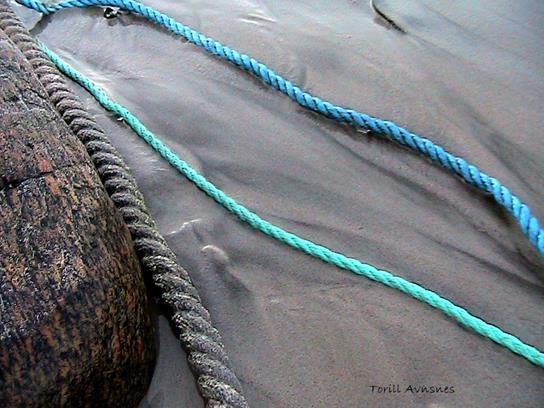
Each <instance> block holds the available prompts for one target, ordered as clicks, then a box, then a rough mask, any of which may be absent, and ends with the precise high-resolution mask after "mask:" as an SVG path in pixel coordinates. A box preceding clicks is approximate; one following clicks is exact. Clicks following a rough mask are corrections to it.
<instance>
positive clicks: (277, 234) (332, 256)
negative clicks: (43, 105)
mask: <svg viewBox="0 0 544 408" xmlns="http://www.w3.org/2000/svg"><path fill="white" fill-rule="evenodd" d="M40 47H41V48H42V50H43V51H44V52H45V54H46V55H47V56H48V57H49V58H50V59H51V61H52V62H53V63H54V64H55V65H56V66H57V67H58V68H59V70H60V71H62V72H63V73H64V74H66V75H67V76H68V77H70V78H72V79H73V80H74V81H76V82H77V83H79V84H80V85H82V86H83V87H84V88H85V89H87V90H88V91H89V92H90V93H91V94H92V95H93V96H94V97H95V98H96V100H97V101H98V102H99V103H100V104H101V105H102V106H103V107H104V108H106V109H107V110H109V111H111V112H114V113H116V114H117V115H119V116H120V117H122V118H123V119H124V120H125V121H126V123H127V124H128V125H129V126H130V127H131V128H132V129H133V130H134V131H135V132H136V133H137V134H138V136H140V137H141V138H142V139H144V140H145V141H146V142H147V143H148V144H149V145H150V146H151V147H153V149H155V150H156V151H157V152H158V153H159V154H160V155H161V156H162V157H163V158H164V159H166V160H167V161H168V163H170V164H171V165H172V166H173V167H174V168H176V169H177V170H178V171H179V172H180V173H181V174H183V175H184V176H185V177H186V178H187V179H189V180H190V181H191V182H193V183H194V184H195V185H196V186H197V187H198V188H200V189H201V190H202V191H204V192H205V193H206V194H207V195H209V196H210V197H211V198H213V199H214V200H215V201H217V202H218V203H219V204H221V205H222V206H223V207H225V208H226V209H227V210H228V211H230V212H231V213H233V214H235V215H236V216H238V218H240V219H241V220H242V221H245V222H246V223H248V224H249V225H251V226H252V227H253V228H255V229H257V230H259V231H261V232H263V233H265V234H266V235H269V236H271V237H273V238H275V239H277V240H278V241H281V242H283V243H285V244H287V245H289V246H290V247H293V248H295V249H298V250H300V251H303V252H306V253H307V254H309V255H311V256H313V257H315V258H318V259H321V260H322V261H325V262H327V263H330V264H333V265H336V266H338V267H339V268H342V269H346V270H348V271H351V272H353V273H356V274H357V275H361V276H364V277H366V278H369V279H372V280H374V281H376V282H380V283H383V284H384V285H386V286H389V287H391V288H395V289H398V290H400V291H401V292H404V293H406V294H408V295H410V296H412V297H414V298H416V299H418V300H420V301H422V302H425V303H427V304H428V305H430V306H432V307H434V308H436V309H438V310H441V311H442V312H444V313H445V314H446V315H448V316H450V317H452V318H454V319H455V320H457V321H458V322H459V323H461V324H463V325H464V326H466V327H468V328H470V329H472V330H474V331H475V332H476V333H479V334H481V335H482V336H484V337H487V338H489V339H491V340H493V341H494V342H495V343H498V344H500V345H502V346H504V347H506V348H507V349H509V350H511V351H513V352H514V353H516V354H519V355H521V356H523V357H525V358H526V359H527V360H529V361H530V362H532V363H534V364H536V365H538V366H540V367H544V353H542V352H541V351H540V350H538V349H537V348H535V347H533V346H531V345H528V344H525V343H524V342H522V341H521V340H520V339H518V338H517V337H515V336H513V335H511V334H508V333H506V332H504V331H503V330H501V329H500V328H498V327H496V326H493V325H491V324H489V323H486V322H485V321H483V320H482V319H480V318H478V317H476V316H473V315H471V314H470V313H469V312H468V311H466V310H465V309H463V308H462V307H459V306H457V305H455V304H454V303H452V302H451V301H449V300H447V299H445V298H443V297H441V296H440V295H438V294H436V293H434V292H433V291H431V290H428V289H425V288H424V287H422V286H420V285H417V284H415V283H412V282H410V281H407V280H406V279H403V278H401V277H399V276H395V275H393V274H391V273H390V272H387V271H384V270H380V269H377V268H375V267H373V266H372V265H369V264H366V263H363V262H361V261H359V260H357V259H354V258H349V257H347V256H345V255H342V254H341V253H338V252H335V251H332V250H330V249H329V248H327V247H325V246H322V245H319V244H316V243H314V242H311V241H309V240H307V239H304V238H301V237H299V236H297V235H295V234H293V233H290V232H288V231H285V230H284V229H282V228H280V227H278V226H276V225H273V224H271V223H270V222H268V221H266V220H263V219H262V218H260V217H259V216H258V215H257V214H255V213H253V212H251V211H250V210H248V209H247V208H246V207H244V206H243V205H241V204H238V203H237V202H236V201H235V200H233V199H232V198H230V197H229V196H228V195H226V194H225V193H224V192H223V191H221V190H220V189H218V188H217V187H216V186H215V185H213V184H212V183H210V182H209V181H208V180H206V178H205V177H204V176H202V175H201V174H199V173H198V172H197V171H196V170H195V169H193V168H192V167H191V166H190V165H189V164H188V163H186V162H185V161H183V160H182V159H180V158H179V157H178V156H177V155H176V154H175V153H174V152H173V151H172V150H170V149H169V148H168V146H166V145H165V144H164V143H163V142H161V141H160V140H159V139H158V138H157V137H156V136H155V135H154V134H153V133H152V132H151V131H150V130H149V129H147V128H146V127H145V126H144V125H143V124H142V123H141V122H140V121H139V120H138V118H136V116H134V115H133V114H132V113H130V112H129V111H128V109H126V108H125V107H123V106H122V105H120V104H118V103H117V102H114V101H113V100H111V99H110V98H109V97H108V96H107V95H106V93H105V92H104V91H103V90H102V89H100V88H99V87H98V86H97V85H95V84H94V83H93V82H91V81H90V80H89V79H88V78H87V77H85V76H84V75H83V74H81V73H80V72H78V71H76V70H75V69H74V68H72V67H71V66H70V65H68V64H67V63H66V62H64V61H63V60H62V59H61V58H60V57H59V56H58V55H56V54H55V53H54V52H52V51H51V50H49V49H48V48H47V47H46V46H45V45H44V44H43V43H40Z"/></svg>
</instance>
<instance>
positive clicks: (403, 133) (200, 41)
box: [16, 0, 544, 255]
mask: <svg viewBox="0 0 544 408" xmlns="http://www.w3.org/2000/svg"><path fill="white" fill-rule="evenodd" d="M16 1H17V2H18V3H20V4H22V5H24V6H26V7H29V8H32V9H34V10H36V11H38V12H40V13H43V14H51V13H54V12H56V11H58V10H62V9H64V8H71V7H90V6H113V7H119V8H122V9H125V10H129V11H132V12H134V13H137V14H140V15H142V16H144V17H146V18H147V19H149V20H151V21H153V22H155V23H157V24H160V25H162V26H164V27H166V28H167V29H168V30H170V31H172V32H174V33H176V34H179V35H181V36H182V37H184V38H186V39H187V40H188V41H190V42H192V43H193V44H196V45H198V46H199V47H202V48H204V49H205V50H206V51H208V52H210V53H212V54H214V55H217V56H219V57H221V58H223V59H225V60H227V61H230V62H232V63H234V64H235V65H237V66H238V67H240V68H243V69H244V70H246V71H249V72H250V73H252V74H254V75H255V76H257V77H259V78H260V79H262V80H263V81H264V82H265V83H267V84H268V85H271V86H272V87H274V88H276V89H277V90H279V91H280V92H282V93H284V94H285V95H287V96H288V97H289V98H291V99H292V100H294V101H295V102H297V103H298V104H299V105H301V106H303V107H305V108H307V109H310V110H312V111H315V112H318V113H320V114H322V115H325V116H327V117H329V118H331V119H333V120H335V121H337V122H343V123H349V124H352V125H354V126H358V127H362V128H365V129H370V130H371V131H372V132H374V133H375V134H379V135H382V136H385V137H386V138H388V139H390V140H393V141H395V142H397V143H400V144H401V145H403V146H406V147H408V148H410V149H412V150H415V151H416V152H419V153H422V154H423V155H425V156H427V157H429V158H430V159H431V160H432V161H434V162H436V163H438V164H440V165H441V166H442V167H444V168H446V169H448V170H450V171H452V172H453V173H455V174H457V175H458V176H460V177H461V178H463V180H465V181H466V182H468V183H470V184H472V185H473V186H476V187H477V188H479V189H480V190H483V191H484V192H486V193H491V194H492V195H493V198H494V199H495V201H496V202H497V203H499V204H500V205H501V206H502V207H504V208H506V209H507V210H508V211H509V212H510V213H511V214H512V216H513V217H514V218H515V219H516V221H517V222H518V224H519V225H520V227H521V230H522V231H523V233H524V234H525V236H526V237H527V238H528V239H529V241H530V242H531V244H533V245H534V246H535V247H536V249H537V250H538V251H539V252H540V254H541V255H544V229H543V228H542V227H541V226H540V223H539V221H538V219H537V218H536V217H534V216H533V215H532V211H531V209H530V208H529V206H527V205H526V204H524V203H523V202H522V201H521V200H520V199H519V198H518V197H517V196H516V195H514V194H512V193H511V192H510V190H509V189H508V188H507V187H506V186H504V185H502V184H501V183H500V182H499V180H497V179H496V178H494V177H491V176H489V175H487V174H486V173H484V172H482V171H480V170H479V169H478V168H477V167H476V166H474V165H472V164H470V163H468V162H467V161H466V160H465V159H463V158H462V157H458V156H455V155H453V154H451V153H449V152H447V151H446V150H445V149H444V148H443V147H441V146H440V145H437V144H435V143H433V142H432V141H431V140H429V139H426V138H424V137H421V136H418V135H416V134H414V133H410V132H409V131H407V130H406V129H403V128H402V127H399V126H397V125H396V124H394V123H393V122H389V121H386V120H382V119H378V118H374V117H372V116H369V115H366V114H364V113H361V112H358V111H356V110H353V109H347V108H343V107H341V106H336V105H333V104H332V103H330V102H327V101H324V100H322V99H320V98H318V97H316V96H313V95H311V94H310V93H307V92H304V91H302V90H301V89H300V88H299V87H297V86H295V85H293V84H292V83H291V82H290V81H288V80H286V79H284V78H283V77H282V76H280V75H278V74H276V73H275V72H274V71H273V70H271V69H270V68H268V67H267V66H266V65H264V64H262V63H260V62H259V61H257V60H255V59H254V58H251V57H249V56H247V55H245V54H241V53H239V52H238V51H236V50H233V49H232V48H229V47H227V46H224V45H223V44H221V43H220V42H218V41H215V40H214V39H213V38H210V37H206V36H205V35H203V34H200V33H199V32H197V31H195V30H193V29H191V28H190V27H187V26H185V25H183V24H181V23H179V22H177V21H176V20H174V19H172V18H170V17H169V16H167V15H165V14H163V13H161V12H159V11H157V10H155V9H153V8H151V7H148V6H145V5H143V4H141V3H138V2H136V1H132V0H71V1H64V2H61V3H58V4H51V5H47V6H46V5H44V4H43V3H42V2H39V1H35V0H16Z"/></svg>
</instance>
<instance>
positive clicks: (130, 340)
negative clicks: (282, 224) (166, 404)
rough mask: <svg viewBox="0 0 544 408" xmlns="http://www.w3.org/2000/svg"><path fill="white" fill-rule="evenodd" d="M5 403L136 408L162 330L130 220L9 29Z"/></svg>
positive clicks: (2, 243)
mask: <svg viewBox="0 0 544 408" xmlns="http://www.w3.org/2000/svg"><path fill="white" fill-rule="evenodd" d="M0 236H1V240H0V316H1V318H0V406H2V407H5V406H25V407H28V406H48V407H51V406H59V405H62V406H78V407H80V406H123V407H125V406H135V405H137V404H138V402H139V401H140V399H141V398H142V396H143V395H144V393H145V391H146V389H147V385H148V383H149V381H150V377H151V373H152V368H153V362H154V358H155V347H154V333H153V327H152V324H151V320H150V317H149V311H148V300H147V296H146V292H145V287H144V282H143V278H142V275H141V272H140V269H139V266H138V263H137V261H136V257H135V255H134V252H133V249H132V242H131V240H130V236H129V233H128V230H127V228H126V226H125V225H124V224H123V222H122V221H121V218H120V216H119V214H118V213H117V212H116V210H115V208H114V206H113V203H112V202H111V201H110V199H109V198H108V196H107V194H106V192H105V190H104V188H103V186H102V184H101V182H100V180H99V178H98V176H97V174H96V173H95V171H94V167H93V166H92V163H91V162H90V159H89V158H88V156H87V154H86V152H85V150H84V148H83V146H82V145H81V144H80V142H79V141H78V140H77V138H76V137H75V136H74V135H73V134H72V133H71V131H70V130H69V129H68V128H67V126H66V125H65V123H64V122H63V121H62V120H61V119H60V118H59V117H58V115H57V113H56V112H55V110H54V108H53V107H52V105H51V104H50V102H49V101H48V99H47V96H46V93H45V91H44V90H43V88H42V86H41V84H40V83H39V82H38V80H37V79H36V77H35V76H34V73H33V72H32V69H31V67H30V66H29V64H28V62H27V61H26V60H25V58H24V56H23V55H22V54H21V52H20V51H19V50H18V49H17V47H16V46H15V45H14V44H13V43H12V42H11V41H10V40H9V39H8V38H7V36H6V35H5V33H4V32H2V31H1V30H0Z"/></svg>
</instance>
